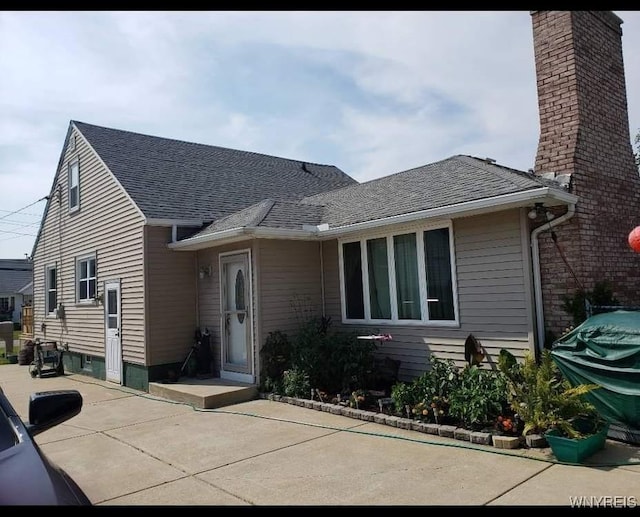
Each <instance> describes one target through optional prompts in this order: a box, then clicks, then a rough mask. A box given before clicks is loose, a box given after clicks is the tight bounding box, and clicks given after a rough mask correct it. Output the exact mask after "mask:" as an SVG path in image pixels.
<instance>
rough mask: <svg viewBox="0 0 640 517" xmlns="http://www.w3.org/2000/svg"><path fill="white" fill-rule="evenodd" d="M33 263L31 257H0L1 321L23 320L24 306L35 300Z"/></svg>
mask: <svg viewBox="0 0 640 517" xmlns="http://www.w3.org/2000/svg"><path fill="white" fill-rule="evenodd" d="M32 277H33V263H32V262H31V260H29V259H17V260H13V259H0V321H13V322H14V323H20V322H21V320H22V307H23V306H24V305H31V302H32V300H33V284H32Z"/></svg>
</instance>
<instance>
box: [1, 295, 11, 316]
mask: <svg viewBox="0 0 640 517" xmlns="http://www.w3.org/2000/svg"><path fill="white" fill-rule="evenodd" d="M0 312H9V297H8V296H0Z"/></svg>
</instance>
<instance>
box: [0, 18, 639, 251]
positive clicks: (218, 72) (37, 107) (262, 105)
mask: <svg viewBox="0 0 640 517" xmlns="http://www.w3.org/2000/svg"><path fill="white" fill-rule="evenodd" d="M615 13H616V14H617V15H618V16H620V17H621V18H622V19H623V21H624V23H623V25H622V29H623V37H622V44H623V57H624V62H625V75H626V83H627V102H628V107H629V123H630V139H632V138H633V137H634V136H635V134H636V133H637V132H638V131H639V130H640V59H639V58H638V56H639V55H640V11H615ZM537 102H538V100H537V91H536V78H535V62H534V54H533V39H532V27H531V16H530V14H529V11H479V12H472V11H413V12H412V11H372V12H367V11H315V12H314V11H261V12H251V11H119V12H118V11H42V12H38V11H0V259H2V258H25V257H26V256H30V255H31V253H32V250H33V244H34V241H35V236H36V234H37V231H38V228H39V225H40V220H41V218H42V213H43V211H44V207H45V204H46V202H45V200H44V197H45V196H47V195H48V194H49V191H50V189H51V185H52V183H53V179H54V175H55V172H56V168H57V165H58V160H59V157H60V153H61V151H62V145H63V143H64V138H65V135H66V132H67V129H68V126H69V122H70V121H71V120H78V121H81V122H86V123H89V124H95V125H99V126H106V127H112V128H116V129H123V130H127V131H134V132H138V133H144V134H150V135H156V136H161V137H166V138H175V139H178V140H185V141H190V142H197V143H202V144H209V145H215V146H220V147H229V148H233V149H241V150H246V151H252V152H257V153H264V154H269V155H273V156H280V157H284V158H291V159H296V160H300V161H306V162H313V163H322V164H331V165H335V166H337V167H339V168H340V169H342V170H343V171H345V172H346V173H347V174H349V175H350V176H352V177H353V178H355V179H356V180H358V181H360V182H363V181H367V180H371V179H375V178H379V177H381V176H386V175H388V174H393V173H396V172H400V171H404V170H407V169H411V168H414V167H418V166H421V165H425V164H428V163H432V162H435V161H439V160H442V159H445V158H448V157H449V156H452V155H455V154H468V155H473V156H478V157H481V158H485V157H489V158H493V159H495V160H497V162H498V163H499V164H501V165H506V166H508V167H513V168H516V169H521V170H525V171H526V170H528V169H530V168H532V167H533V165H534V161H535V154H536V148H537V144H538V132H539V118H538V104H537Z"/></svg>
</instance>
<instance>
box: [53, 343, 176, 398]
mask: <svg viewBox="0 0 640 517" xmlns="http://www.w3.org/2000/svg"><path fill="white" fill-rule="evenodd" d="M86 355H87V354H79V353H77V352H65V353H64V355H63V357H62V363H63V364H64V369H65V371H67V372H71V373H77V374H80V375H87V376H88V377H93V378H94V379H100V380H103V381H104V380H106V378H107V376H106V369H105V362H104V357H95V356H91V363H90V366H86V365H84V364H83V358H84V357H85V356H86ZM181 366H182V365H181V364H180V363H168V364H162V365H155V366H144V365H140V364H134V363H127V362H124V363H123V365H122V385H123V386H126V387H128V388H132V389H134V390H140V391H146V392H148V391H149V383H150V382H159V381H163V380H167V379H170V378H171V376H172V375H175V372H178V371H179V369H180V367H181Z"/></svg>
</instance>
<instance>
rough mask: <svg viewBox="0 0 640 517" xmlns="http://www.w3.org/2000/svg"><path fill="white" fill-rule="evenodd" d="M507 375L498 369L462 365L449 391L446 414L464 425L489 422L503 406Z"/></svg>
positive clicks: (505, 396)
mask: <svg viewBox="0 0 640 517" xmlns="http://www.w3.org/2000/svg"><path fill="white" fill-rule="evenodd" d="M507 393H508V391H507V379H506V377H505V376H504V375H503V374H502V373H501V372H499V371H498V372H496V371H493V370H484V369H481V368H479V367H478V366H475V365H473V366H467V367H465V368H464V369H463V370H462V371H461V373H460V375H459V377H458V385H457V386H456V387H455V389H454V390H453V391H452V392H451V394H450V395H449V414H450V415H451V417H452V418H456V419H457V420H458V421H459V422H460V423H461V424H462V426H463V427H465V428H467V429H474V430H475V429H480V428H483V427H487V426H491V425H492V424H493V421H494V420H495V419H496V418H497V417H498V416H500V415H501V414H502V413H503V412H504V409H505V408H506V407H508V406H509V402H508V400H507Z"/></svg>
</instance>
